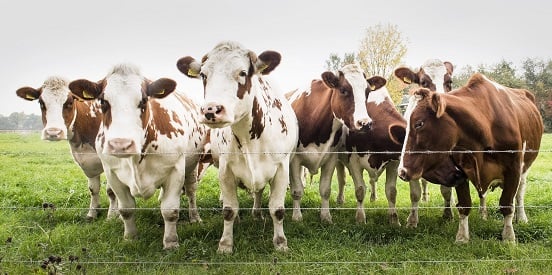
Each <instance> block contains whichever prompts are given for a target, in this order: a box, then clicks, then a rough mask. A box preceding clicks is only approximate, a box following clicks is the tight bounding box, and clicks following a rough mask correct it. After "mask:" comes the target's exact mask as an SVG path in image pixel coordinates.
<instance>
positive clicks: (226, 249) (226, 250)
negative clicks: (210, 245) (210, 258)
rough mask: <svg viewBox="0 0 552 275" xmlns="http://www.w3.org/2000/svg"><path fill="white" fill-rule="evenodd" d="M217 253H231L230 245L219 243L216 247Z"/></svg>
mask: <svg viewBox="0 0 552 275" xmlns="http://www.w3.org/2000/svg"><path fill="white" fill-rule="evenodd" d="M217 253H218V254H232V246H231V245H230V246H227V245H220V244H219V247H218V249H217Z"/></svg>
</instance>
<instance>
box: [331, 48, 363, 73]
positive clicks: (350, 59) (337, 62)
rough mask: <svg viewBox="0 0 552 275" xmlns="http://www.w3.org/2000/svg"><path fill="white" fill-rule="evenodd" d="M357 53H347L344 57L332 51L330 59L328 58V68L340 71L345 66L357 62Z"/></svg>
mask: <svg viewBox="0 0 552 275" xmlns="http://www.w3.org/2000/svg"><path fill="white" fill-rule="evenodd" d="M355 60H356V54H355V53H354V52H351V53H345V54H344V55H343V58H341V57H339V55H338V54H337V53H331V54H330V57H329V59H328V60H326V69H327V70H328V71H338V70H339V69H341V68H342V67H343V66H345V65H348V64H353V63H355Z"/></svg>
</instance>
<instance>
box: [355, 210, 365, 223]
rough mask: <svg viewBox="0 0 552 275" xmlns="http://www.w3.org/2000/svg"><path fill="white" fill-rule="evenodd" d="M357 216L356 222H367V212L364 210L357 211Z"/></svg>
mask: <svg viewBox="0 0 552 275" xmlns="http://www.w3.org/2000/svg"><path fill="white" fill-rule="evenodd" d="M355 218H356V222H357V223H358V224H366V214H364V212H362V211H360V212H357V214H356V217H355Z"/></svg>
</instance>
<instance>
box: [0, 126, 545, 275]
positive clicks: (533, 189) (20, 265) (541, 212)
mask: <svg viewBox="0 0 552 275" xmlns="http://www.w3.org/2000/svg"><path fill="white" fill-rule="evenodd" d="M541 150H542V152H541V153H540V155H539V158H538V159H537V161H536V162H535V164H534V165H533V168H532V170H531V172H530V175H529V183H528V187H527V195H526V200H525V201H526V208H527V210H526V211H527V215H528V217H529V223H528V224H515V225H514V229H515V232H516V235H517V238H518V243H517V244H506V243H502V242H501V241H500V236H501V231H502V215H501V214H499V212H498V207H497V206H498V197H499V195H500V191H499V190H498V191H495V192H493V193H490V194H489V196H488V206H489V220H487V221H484V220H482V219H481V218H480V217H479V215H478V213H477V210H476V209H474V210H472V213H471V215H470V233H471V241H470V243H469V244H466V245H457V244H455V243H454V239H455V234H456V230H457V226H458V219H457V213H455V214H456V217H455V220H454V221H453V222H447V221H444V220H443V219H442V218H441V212H442V210H441V209H440V207H439V206H441V204H442V198H441V197H440V194H439V191H438V190H439V189H438V186H435V185H432V186H431V189H430V192H431V198H430V201H429V202H427V203H422V204H421V206H422V207H423V209H421V210H420V222H419V225H418V228H415V229H411V228H405V226H404V224H406V221H405V220H406V217H407V215H408V211H409V210H408V208H409V205H410V201H409V190H408V184H407V183H405V182H402V181H400V180H398V202H397V205H398V207H400V210H399V218H400V221H401V223H402V224H403V226H402V227H397V226H391V225H389V224H388V223H387V214H386V213H387V209H386V207H387V202H386V200H385V195H384V193H383V191H384V190H383V189H384V188H383V182H382V180H383V178H384V177H382V179H380V184H379V187H380V188H379V189H378V192H379V193H378V196H379V199H378V200H377V201H376V202H373V203H371V202H369V200H368V199H367V200H366V203H365V206H366V207H367V208H368V209H367V224H356V223H355V210H354V208H355V204H356V203H355V198H354V192H353V188H352V182H351V180H350V178H349V179H348V183H349V185H348V186H347V189H346V204H345V205H344V206H343V207H342V208H336V209H332V210H331V213H332V216H333V221H334V223H333V224H331V225H328V224H321V223H320V221H319V216H318V215H319V211H318V209H317V208H318V207H319V205H320V199H319V195H318V185H317V184H311V185H308V186H307V189H306V190H305V197H304V199H303V207H305V208H307V209H306V210H304V211H303V222H300V223H298V222H292V221H291V210H289V207H291V198H290V196H289V194H288V196H287V198H286V207H288V210H287V212H286V217H285V221H284V229H285V234H286V236H287V239H288V245H289V247H290V251H289V252H288V253H278V252H275V251H274V249H273V245H272V222H271V219H270V217H269V216H268V213H266V214H265V216H266V217H267V218H266V219H264V220H253V219H252V217H251V215H250V213H249V211H248V210H247V209H244V210H242V211H240V217H241V221H240V223H237V224H235V226H234V240H235V245H234V253H233V254H232V255H219V254H217V253H216V250H217V244H218V240H219V238H220V236H221V234H222V224H223V219H222V213H221V211H220V209H219V202H218V196H219V192H218V180H217V177H216V170H215V169H212V168H210V170H209V171H208V174H207V175H206V177H205V178H204V179H203V181H202V182H201V183H200V186H199V189H198V194H197V197H198V206H199V207H200V208H201V209H200V214H201V217H202V219H203V223H201V224H189V223H188V222H187V219H188V218H187V213H186V211H182V212H181V222H180V224H179V226H178V234H179V237H180V248H179V249H176V250H173V251H164V250H163V249H162V235H163V228H162V227H163V220H162V217H161V214H160V211H159V209H158V207H159V204H158V202H157V200H156V199H155V198H152V199H150V200H147V201H144V200H142V199H138V200H137V204H138V207H139V208H140V210H138V212H137V225H138V230H139V238H138V239H137V240H134V241H125V240H123V225H122V222H120V221H119V220H118V219H116V220H106V219H105V215H106V210H103V211H101V212H100V216H99V218H98V219H97V220H95V221H92V222H90V221H87V220H86V218H85V215H86V212H87V207H88V203H89V194H88V190H87V189H88V188H87V184H86V178H85V176H84V175H83V174H82V172H81V171H80V169H79V168H78V166H77V165H76V164H74V163H73V160H72V158H71V156H70V153H69V146H68V144H67V143H66V142H45V141H41V140H40V139H39V135H38V134H36V133H32V134H20V133H2V134H0V274H33V273H35V274H48V273H50V274H131V273H134V274H307V273H308V274H371V273H388V274H405V273H408V274H428V273H429V274H432V273H435V274H503V273H508V274H514V273H516V274H517V273H519V274H544V273H549V272H550V266H552V211H551V208H552V183H551V180H552V165H551V164H552V152H551V151H552V135H551V134H547V135H545V136H544V139H543V143H542V146H541ZM315 180H316V177H315ZM103 186H104V187H105V185H103ZM336 193H337V186H336V184H335V182H334V184H333V187H332V201H331V206H332V207H337V206H336V204H335V197H336ZM265 195H266V194H265ZM472 198H473V201H474V205H478V199H477V196H476V195H475V193H473V196H472ZM186 205H187V203H186V199H185V197H183V201H182V206H183V207H185V206H186ZM251 205H252V200H251V198H250V197H249V196H248V195H247V194H245V192H241V193H240V206H241V207H242V208H249V207H251ZM263 205H267V199H266V196H265V199H264V201H263ZM102 206H103V207H107V198H106V196H105V192H104V193H102ZM266 212H267V211H266Z"/></svg>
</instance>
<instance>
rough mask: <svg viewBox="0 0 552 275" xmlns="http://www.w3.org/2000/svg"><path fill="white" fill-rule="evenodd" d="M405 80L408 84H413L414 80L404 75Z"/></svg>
mask: <svg viewBox="0 0 552 275" xmlns="http://www.w3.org/2000/svg"><path fill="white" fill-rule="evenodd" d="M403 81H404V83H406V84H412V80H410V78H408V77H406V76H405V77H403Z"/></svg>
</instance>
